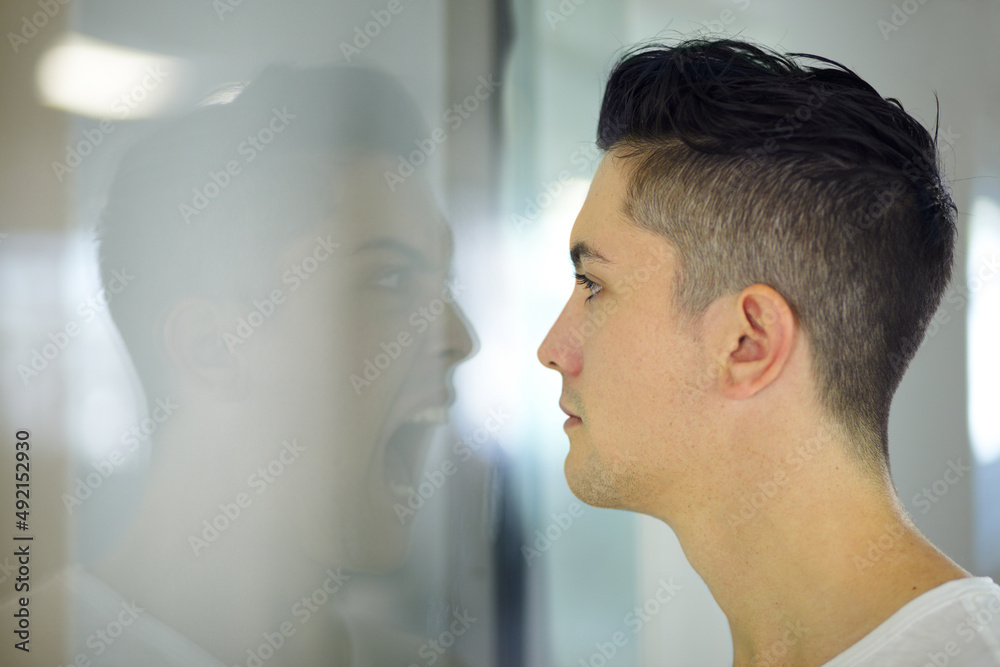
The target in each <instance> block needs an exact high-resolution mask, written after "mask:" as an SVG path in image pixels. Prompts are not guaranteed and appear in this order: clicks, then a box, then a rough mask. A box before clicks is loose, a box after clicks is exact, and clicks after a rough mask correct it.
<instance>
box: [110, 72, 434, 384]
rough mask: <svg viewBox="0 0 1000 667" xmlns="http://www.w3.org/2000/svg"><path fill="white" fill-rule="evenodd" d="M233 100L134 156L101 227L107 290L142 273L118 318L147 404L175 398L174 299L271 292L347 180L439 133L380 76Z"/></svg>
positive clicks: (303, 81) (288, 81)
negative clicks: (162, 321) (164, 322)
mask: <svg viewBox="0 0 1000 667" xmlns="http://www.w3.org/2000/svg"><path fill="white" fill-rule="evenodd" d="M227 95H228V97H233V95H235V97H234V98H233V99H231V101H228V102H227V103H216V104H209V105H206V106H202V107H200V108H198V109H196V110H194V111H193V112H191V113H190V114H188V115H186V116H183V117H180V118H177V119H169V120H166V121H164V122H162V123H161V124H159V125H158V126H157V127H155V128H154V129H153V130H152V131H150V132H148V133H147V135H146V136H145V137H144V138H143V139H142V140H141V141H139V142H137V143H136V144H135V145H134V146H132V147H131V148H130V149H129V151H128V152H127V153H126V154H125V156H124V158H123V159H122V160H121V162H120V165H119V166H118V169H117V171H116V173H115V178H114V182H113V184H112V186H111V189H110V193H109V195H108V199H107V203H106V206H105V208H104V210H103V212H102V216H101V220H100V224H99V227H98V231H97V236H98V240H99V244H100V245H99V252H100V263H101V275H102V279H103V281H104V284H105V285H108V284H109V281H110V279H111V277H112V272H113V271H115V270H120V269H121V268H122V267H125V269H126V270H127V271H128V272H129V273H132V274H135V280H134V282H133V283H132V284H130V285H129V286H128V288H127V289H125V290H123V291H122V292H121V294H118V295H116V296H115V298H114V299H113V300H112V302H111V304H110V311H111V314H112V316H113V318H114V320H115V323H116V325H117V326H118V329H119V331H120V332H121V334H122V338H123V340H124V341H125V343H126V345H127V346H128V349H129V352H130V354H131V357H132V360H133V362H134V364H135V367H136V369H137V371H138V373H139V376H140V379H141V380H142V381H143V384H144V386H145V389H146V393H147V397H148V398H149V392H150V391H151V390H154V389H155V390H156V391H163V390H164V389H165V381H164V377H163V375H162V371H163V363H162V362H163V359H162V357H161V353H160V352H159V350H158V344H157V341H156V337H157V335H158V333H157V322H158V320H159V318H160V317H161V316H162V315H163V313H164V312H166V311H167V310H168V309H169V307H170V305H171V304H172V303H173V302H174V301H175V300H176V299H179V298H183V297H186V296H204V297H209V298H213V297H224V298H225V297H229V298H233V297H235V298H238V299H242V300H245V301H246V302H247V303H248V304H249V303H250V299H252V298H259V297H261V296H264V295H265V294H266V293H269V292H270V289H271V288H273V286H274V280H275V272H276V269H277V267H274V266H273V265H274V260H275V259H276V257H277V255H278V254H279V252H280V251H281V249H282V248H284V247H286V245H287V243H288V242H290V241H292V240H293V239H295V238H297V237H298V236H301V235H304V234H307V233H310V232H311V231H313V230H315V229H317V228H319V227H322V226H330V225H331V221H336V218H337V211H336V210H334V209H333V208H332V207H333V204H332V202H333V201H334V200H335V199H336V197H335V196H333V195H332V194H331V193H335V192H336V189H337V187H338V184H337V174H338V170H340V169H343V168H350V166H351V165H352V164H353V163H354V161H355V160H357V159H358V158H359V157H364V156H370V155H373V154H378V155H385V156H388V157H390V158H395V157H396V156H397V155H398V154H400V153H402V154H406V153H408V152H409V151H411V150H412V148H413V145H412V142H413V140H414V139H416V138H419V137H423V136H426V134H427V132H426V128H425V123H424V121H423V118H422V116H421V115H420V113H419V111H418V110H417V107H416V104H415V103H414V101H413V99H412V98H411V97H410V96H409V94H408V93H407V92H406V91H405V90H404V89H403V87H402V86H401V85H400V84H399V83H398V82H397V81H396V80H395V79H394V78H392V77H391V76H389V75H388V74H385V73H382V72H379V71H377V70H370V69H365V68H358V67H326V68H315V69H294V68H290V67H287V66H283V65H277V66H272V67H270V68H268V69H267V70H265V71H264V72H263V73H262V74H261V75H260V76H259V77H258V78H257V79H255V80H254V81H253V82H251V83H250V84H249V85H247V86H245V88H243V89H239V88H237V89H235V90H232V91H226V90H222V91H220V94H219V95H216V96H215V97H216V98H217V99H221V100H225V98H226V97H227ZM278 128H280V130H278ZM276 130H277V131H276ZM265 132H270V133H271V134H270V135H267V134H263V135H262V133H265ZM252 136H256V137H258V142H257V146H259V147H260V149H261V150H258V149H257V148H255V147H254V144H252V143H250V142H248V139H250V138H251V137H252ZM264 139H266V140H267V142H266V143H262V141H263V140H264ZM234 163H235V165H236V166H235V167H234V168H233V171H234V172H237V173H227V165H232V164H234ZM387 190H388V186H387ZM197 193H200V195H199V194H197ZM199 197H200V199H199ZM265 289H266V290H267V292H264V291H262V290H265Z"/></svg>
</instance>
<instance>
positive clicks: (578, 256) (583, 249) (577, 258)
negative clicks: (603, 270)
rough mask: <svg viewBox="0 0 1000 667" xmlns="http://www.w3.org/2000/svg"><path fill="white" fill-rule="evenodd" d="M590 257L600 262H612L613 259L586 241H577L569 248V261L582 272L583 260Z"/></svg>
mask: <svg viewBox="0 0 1000 667" xmlns="http://www.w3.org/2000/svg"><path fill="white" fill-rule="evenodd" d="M585 259H589V260H592V261H594V262H597V263H599V264H611V260H610V259H608V258H607V257H605V256H604V255H602V254H601V253H600V252H598V251H597V249H596V248H594V247H593V246H591V245H590V244H589V243H587V242H586V241H577V242H576V243H574V244H573V247H572V248H570V249H569V261H571V262H573V268H574V269H575V270H576V271H577V273H579V272H580V265H581V263H582V261H583V260H585Z"/></svg>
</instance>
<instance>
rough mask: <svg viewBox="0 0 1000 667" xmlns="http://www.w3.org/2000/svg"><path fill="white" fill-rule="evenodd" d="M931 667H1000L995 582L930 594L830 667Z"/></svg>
mask: <svg viewBox="0 0 1000 667" xmlns="http://www.w3.org/2000/svg"><path fill="white" fill-rule="evenodd" d="M928 661H930V662H931V663H932V664H942V665H945V664H946V665H950V666H951V667H963V666H969V667H972V666H975V667H988V666H991V665H996V666H997V667H1000V586H998V585H997V584H996V583H994V582H993V580H992V579H990V578H989V577H965V578H962V579H955V580H952V581H948V582H945V583H944V584H941V585H940V586H938V587H936V588H933V589H931V590H929V591H927V592H926V593H924V594H922V595H920V596H919V597H916V598H914V599H913V600H911V601H910V602H908V603H907V604H905V605H904V606H903V607H901V608H900V609H899V610H898V611H897V612H896V613H895V614H893V615H892V616H890V617H889V618H888V619H886V621H885V622H883V623H882V624H881V625H879V626H878V627H877V628H875V629H874V630H872V631H871V632H870V633H868V634H867V635H866V636H865V637H864V638H862V639H861V641H859V642H858V643H856V644H854V645H853V646H851V647H850V648H849V649H847V650H846V651H844V652H843V653H841V654H840V655H838V656H837V657H836V658H834V659H833V660H831V661H830V662H827V663H826V665H824V667H849V666H859V667H860V666H866V665H872V666H874V665H879V667H903V666H904V665H907V666H909V665H923V664H927V662H928ZM934 661H937V662H936V663H935V662H934Z"/></svg>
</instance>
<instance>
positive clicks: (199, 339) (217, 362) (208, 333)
mask: <svg viewBox="0 0 1000 667" xmlns="http://www.w3.org/2000/svg"><path fill="white" fill-rule="evenodd" d="M227 321H229V319H227V318H226V317H225V313H224V311H223V308H222V307H220V306H219V304H217V303H215V302H214V301H210V300H208V299H202V298H187V299H183V300H181V301H178V302H176V303H175V304H174V305H173V307H172V308H171V310H170V312H169V313H167V315H166V317H165V319H164V324H163V344H164V348H165V351H166V355H167V359H168V360H169V363H170V366H171V367H172V369H173V372H174V373H176V374H178V376H179V377H180V379H181V380H182V381H183V382H186V383H190V384H194V385H196V386H198V387H199V388H200V389H203V390H207V391H208V392H209V393H211V394H214V395H215V396H217V397H218V398H220V399H222V400H237V399H240V398H242V397H243V396H244V394H245V392H246V387H247V382H246V380H247V376H246V373H245V370H246V369H245V367H244V363H243V361H242V360H241V359H240V358H239V357H238V356H237V354H235V353H234V352H231V351H230V350H229V347H228V346H227V345H226V342H225V339H224V334H225V333H226V322H227Z"/></svg>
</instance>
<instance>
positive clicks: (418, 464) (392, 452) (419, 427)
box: [382, 408, 448, 498]
mask: <svg viewBox="0 0 1000 667" xmlns="http://www.w3.org/2000/svg"><path fill="white" fill-rule="evenodd" d="M447 421H448V410H447V408H428V409H427V410H423V411H421V412H420V413H418V414H416V415H414V416H413V417H411V418H410V419H408V420H407V421H405V422H403V423H402V424H400V425H399V427H398V428H396V430H395V431H393V432H392V434H391V435H390V436H389V439H388V441H387V442H386V446H385V463H384V465H383V467H382V472H383V475H384V478H385V483H386V486H387V487H388V488H389V491H390V493H391V494H392V495H393V496H396V497H398V498H409V497H410V494H412V493H414V488H415V487H416V485H417V483H418V481H417V480H418V478H419V476H420V473H421V471H422V470H423V465H424V458H425V456H426V454H427V449H428V447H429V446H430V442H431V438H433V436H434V433H435V431H436V430H437V429H438V427H440V426H441V425H442V424H445V423H446V422H447Z"/></svg>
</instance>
